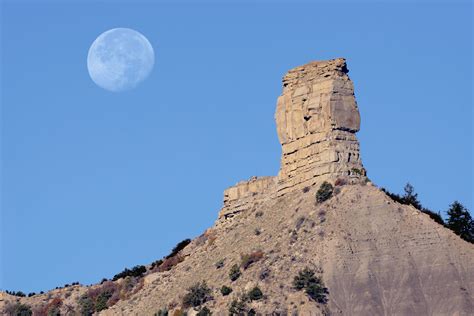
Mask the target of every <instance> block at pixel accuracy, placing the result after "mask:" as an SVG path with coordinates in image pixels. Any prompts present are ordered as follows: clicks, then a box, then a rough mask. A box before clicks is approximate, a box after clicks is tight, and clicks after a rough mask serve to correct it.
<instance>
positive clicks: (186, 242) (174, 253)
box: [166, 239, 191, 259]
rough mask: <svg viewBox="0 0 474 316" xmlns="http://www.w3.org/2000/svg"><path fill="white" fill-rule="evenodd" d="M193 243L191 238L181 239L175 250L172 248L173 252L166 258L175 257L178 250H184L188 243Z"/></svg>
mask: <svg viewBox="0 0 474 316" xmlns="http://www.w3.org/2000/svg"><path fill="white" fill-rule="evenodd" d="M190 243H191V239H185V240H183V241H180V242H179V243H178V244H177V245H176V246H175V247H174V248H173V250H171V253H170V254H169V255H167V256H166V259H169V258H171V257H174V256H176V255H177V254H178V252H180V251H181V250H183V249H184V248H185V247H186V246H187V245H189V244H190Z"/></svg>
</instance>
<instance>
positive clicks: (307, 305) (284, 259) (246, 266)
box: [2, 58, 474, 315]
mask: <svg viewBox="0 0 474 316" xmlns="http://www.w3.org/2000/svg"><path fill="white" fill-rule="evenodd" d="M275 119H276V123H277V134H278V138H279V140H280V143H281V145H282V157H281V167H280V171H279V173H278V175H276V176H270V177H261V178H257V177H254V178H251V179H250V180H248V181H243V182H240V183H238V184H237V185H235V186H233V187H230V188H228V189H227V190H225V192H224V205H223V208H222V209H221V211H220V213H219V216H218V219H217V221H216V223H215V224H214V225H213V226H212V227H211V228H209V229H208V230H207V231H206V232H205V233H203V234H202V235H201V236H199V237H197V238H196V239H194V240H193V241H192V242H191V243H190V244H189V245H188V246H186V247H185V248H184V249H183V250H181V251H180V252H179V253H178V254H175V255H174V256H173V257H172V258H168V259H166V260H165V261H164V262H159V263H156V264H154V265H153V266H148V267H147V272H146V273H145V274H144V276H142V277H139V278H136V279H133V280H134V282H135V283H133V284H134V285H132V289H133V290H132V291H131V292H127V293H128V294H123V290H124V288H125V286H124V285H123V284H124V283H126V282H129V281H130V280H129V281H126V280H124V279H119V280H118V281H114V282H110V283H109V284H108V285H107V286H108V287H109V288H113V287H117V286H118V287H119V288H120V289H121V290H120V291H121V292H120V296H119V298H117V300H114V301H113V303H111V301H107V304H108V306H109V308H108V309H106V310H103V311H102V312H101V314H103V315H154V314H155V313H157V312H158V311H159V310H161V311H164V310H165V309H166V310H168V311H169V314H170V315H183V314H184V312H187V314H188V315H193V314H196V313H197V311H198V310H202V308H203V306H205V307H207V308H209V309H210V310H211V311H212V312H213V315H228V314H229V311H232V310H234V311H235V310H236V309H235V308H237V307H239V308H241V309H240V311H241V313H242V314H251V313H252V312H256V313H257V314H261V315H329V314H338V315H339V314H340V315H474V298H473V294H474V246H473V245H472V244H469V243H467V242H466V241H463V240H461V239H460V238H459V237H458V236H456V235H455V234H454V233H452V232H451V231H450V230H448V229H446V228H445V227H443V226H441V225H439V224H438V223H436V222H435V221H433V220H432V219H431V218H430V217H429V216H428V215H426V214H424V213H422V212H420V211H419V210H417V209H415V208H414V207H412V206H407V205H401V204H399V203H397V202H394V201H393V200H392V199H390V197H388V196H387V195H386V194H385V193H384V192H382V191H381V190H380V189H378V188H377V187H376V186H375V185H374V184H372V183H371V182H370V181H369V180H368V179H367V177H366V172H365V169H364V167H363V166H362V163H361V158H360V153H359V143H358V140H357V138H356V132H357V131H358V130H359V127H360V116H359V111H358V107H357V103H356V101H355V97H354V87H353V84H352V82H351V80H350V79H349V77H348V70H347V66H346V62H345V60H344V59H342V58H340V59H334V60H329V61H319V62H312V63H309V64H307V65H304V66H301V67H297V68H295V69H292V70H290V71H289V72H288V73H287V74H286V75H285V76H284V78H283V92H282V95H281V96H280V97H279V98H278V100H277V106H276V113H275ZM325 181H327V182H329V183H331V184H332V185H333V186H334V191H333V194H332V197H331V198H329V199H328V200H326V201H323V202H317V201H316V199H315V195H316V194H317V191H318V189H319V188H320V186H321V184H322V183H323V182H325ZM234 266H235V267H234ZM236 269H237V271H238V273H237V274H238V276H237V278H234V277H235V276H236V275H237V274H235V273H234V274H232V271H233V272H236ZM304 269H309V270H310V271H312V272H314V273H315V276H317V277H318V278H320V279H321V281H322V282H323V284H324V286H325V287H327V289H328V293H326V294H325V295H324V296H325V297H326V299H327V301H326V300H325V299H319V300H318V299H314V296H311V295H310V292H308V291H307V292H305V291H301V290H298V288H297V287H295V283H294V279H295V276H297V275H299V272H301V271H303V270H304ZM231 275H233V276H234V277H231ZM202 281H205V282H206V287H207V289H208V293H207V294H206V295H207V296H206V299H203V300H202V301H199V302H198V303H197V304H196V306H198V307H196V308H193V307H190V306H189V305H187V303H186V297H187V295H189V293H190V290H189V289H190V287H192V286H193V285H196V284H202V283H201V282H202ZM223 286H226V287H228V288H231V289H232V291H231V292H230V293H229V294H225V295H224V292H221V289H222V287H223ZM103 287H104V286H103V285H95V286H92V287H89V288H87V287H80V286H78V287H76V288H74V289H73V290H67V291H69V293H70V294H69V296H68V297H69V298H67V297H66V294H64V293H66V292H67V291H66V290H65V291H56V292H51V293H48V295H49V299H47V297H46V296H45V295H44V296H43V295H36V296H35V297H32V298H23V299H21V300H20V301H21V302H23V303H28V304H31V305H38V304H46V303H47V302H49V301H48V300H50V299H51V298H54V297H59V298H61V299H63V300H64V301H65V302H66V301H67V302H68V304H69V306H70V308H71V309H72V310H73V311H75V312H80V310H81V308H82V307H81V305H79V304H78V297H80V296H81V295H83V294H84V293H89V292H91V291H92V292H94V291H95V292H97V291H101V288H103ZM256 287H258V289H259V290H260V291H261V293H260V294H261V295H256V294H259V293H256V294H255V292H252V289H255V288H256ZM102 291H103V290H102ZM191 292H192V291H191ZM71 293H72V295H71ZM249 293H253V294H249ZM254 294H255V295H254ZM91 295H92V294H91ZM252 295H253V296H252ZM70 297H72V299H70ZM252 297H253V298H252ZM2 299H3V304H5V303H7V302H10V301H12V300H13V298H12V297H9V296H8V295H5V294H3V298H2ZM238 304H241V305H238ZM65 305H66V304H63V305H62V307H61V311H62V312H66V309H65V307H64V306H65ZM233 307H235V308H234V309H232V308H233ZM72 313H74V312H72ZM237 314H238V312H237Z"/></svg>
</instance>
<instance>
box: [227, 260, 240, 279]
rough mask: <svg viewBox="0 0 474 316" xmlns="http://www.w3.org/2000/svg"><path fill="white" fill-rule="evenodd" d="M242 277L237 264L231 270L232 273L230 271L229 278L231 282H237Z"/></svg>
mask: <svg viewBox="0 0 474 316" xmlns="http://www.w3.org/2000/svg"><path fill="white" fill-rule="evenodd" d="M241 275H242V273H241V272H240V268H239V266H238V265H237V264H234V265H233V266H232V267H231V268H230V271H229V278H230V280H231V281H235V280H237V279H238V278H239V277H240V276H241Z"/></svg>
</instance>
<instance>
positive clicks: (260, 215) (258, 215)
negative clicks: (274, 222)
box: [255, 211, 263, 217]
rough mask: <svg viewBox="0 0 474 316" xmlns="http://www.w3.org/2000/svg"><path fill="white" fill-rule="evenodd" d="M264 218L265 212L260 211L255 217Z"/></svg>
mask: <svg viewBox="0 0 474 316" xmlns="http://www.w3.org/2000/svg"><path fill="white" fill-rule="evenodd" d="M262 216H263V212H262V211H258V212H256V213H255V217H262Z"/></svg>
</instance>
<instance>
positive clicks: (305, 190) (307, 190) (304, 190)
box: [302, 187, 310, 193]
mask: <svg viewBox="0 0 474 316" xmlns="http://www.w3.org/2000/svg"><path fill="white" fill-rule="evenodd" d="M309 190H310V188H309V187H304V188H303V190H302V191H303V193H308V192H309Z"/></svg>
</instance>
